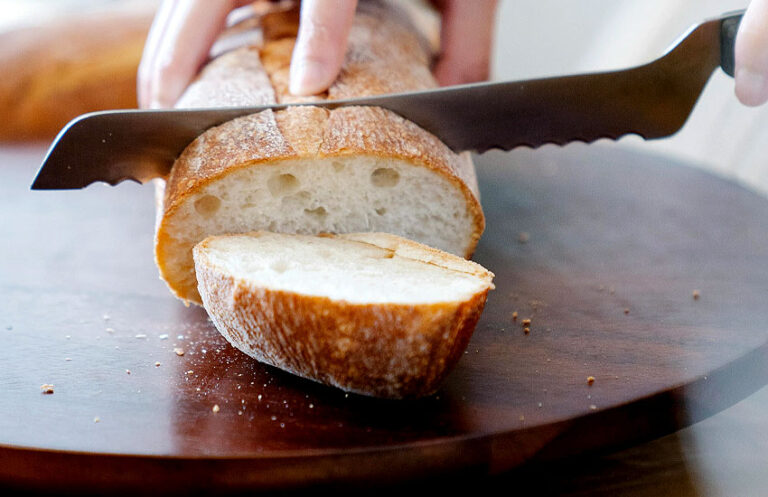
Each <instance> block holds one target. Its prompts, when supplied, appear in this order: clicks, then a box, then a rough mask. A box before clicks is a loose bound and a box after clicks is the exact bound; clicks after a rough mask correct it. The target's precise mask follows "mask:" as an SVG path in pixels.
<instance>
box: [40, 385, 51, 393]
mask: <svg viewBox="0 0 768 497" xmlns="http://www.w3.org/2000/svg"><path fill="white" fill-rule="evenodd" d="M40 392H42V393H44V394H46V395H49V394H52V393H53V385H51V384H50V383H43V384H42V385H40Z"/></svg>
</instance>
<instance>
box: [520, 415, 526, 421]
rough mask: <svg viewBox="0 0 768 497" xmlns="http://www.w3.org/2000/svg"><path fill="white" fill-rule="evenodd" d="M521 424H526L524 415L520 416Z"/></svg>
mask: <svg viewBox="0 0 768 497" xmlns="http://www.w3.org/2000/svg"><path fill="white" fill-rule="evenodd" d="M520 422H521V423H524V422H525V416H523V415H522V414H521V415H520Z"/></svg>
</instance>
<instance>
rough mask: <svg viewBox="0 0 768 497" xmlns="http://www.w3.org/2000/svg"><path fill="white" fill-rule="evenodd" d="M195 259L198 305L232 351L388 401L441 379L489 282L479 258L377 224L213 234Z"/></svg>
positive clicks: (427, 389)
mask: <svg viewBox="0 0 768 497" xmlns="http://www.w3.org/2000/svg"><path fill="white" fill-rule="evenodd" d="M194 261H195V270H196V273H197V281H198V290H199V292H200V295H201V297H202V301H203V305H204V306H205V308H206V310H207V311H208V313H209V314H210V316H211V318H212V319H213V322H214V324H215V325H216V328H218V330H219V331H220V332H221V333H222V335H224V337H225V338H226V339H227V340H228V341H229V342H230V343H231V344H232V345H234V346H235V347H236V348H238V349H240V350H241V351H243V352H244V353H246V354H247V355H249V356H251V357H254V358H256V359H257V360H259V361H261V362H264V363H267V364H270V365H272V366H276V367H278V368H280V369H283V370H286V371H289V372H291V373H293V374H296V375H299V376H302V377H304V378H309V379H311V380H315V381H319V382H322V383H325V384H328V385H333V386H336V387H339V388H341V389H343V390H346V391H351V392H356V393H360V394H365V395H372V396H378V397H389V398H403V397H420V396H424V395H429V394H431V393H433V392H434V391H435V390H436V389H437V388H438V387H439V385H440V383H441V381H442V380H443V379H444V378H445V376H446V375H447V374H448V372H449V371H450V370H451V368H452V367H453V366H454V365H455V363H456V362H457V361H458V359H459V357H460V356H461V354H462V352H463V351H464V349H465V348H466V346H467V344H468V342H469V339H470V337H471V336H472V332H473V331H474V329H475V325H476V324H477V321H478V319H479V317H480V313H481V312H482V310H483V307H484V305H485V301H486V297H487V294H488V291H489V290H490V289H492V288H493V283H492V279H493V274H492V273H491V272H489V271H487V270H486V269H484V268H483V267H482V266H480V265H478V264H476V263H474V262H471V261H467V260H464V259H462V258H461V257H457V256H454V255H451V254H448V253H445V252H441V251H439V250H436V249H433V248H430V247H427V246H426V245H421V244H419V243H416V242H412V241H410V240H406V239H403V238H400V237H397V236H394V235H389V234H384V233H354V234H346V235H321V236H311V235H290V234H278V233H270V232H255V233H249V234H242V235H225V236H212V237H208V238H206V239H205V240H203V241H202V242H200V243H199V244H198V245H196V246H195V248H194Z"/></svg>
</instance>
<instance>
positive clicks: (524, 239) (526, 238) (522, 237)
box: [517, 231, 531, 243]
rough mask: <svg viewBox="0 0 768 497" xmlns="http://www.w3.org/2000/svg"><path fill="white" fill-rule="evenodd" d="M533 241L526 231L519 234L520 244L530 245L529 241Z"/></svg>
mask: <svg viewBox="0 0 768 497" xmlns="http://www.w3.org/2000/svg"><path fill="white" fill-rule="evenodd" d="M530 239H531V235H530V234H528V232H526V231H521V232H520V233H518V234H517V241H518V242H520V243H528V241H529V240H530Z"/></svg>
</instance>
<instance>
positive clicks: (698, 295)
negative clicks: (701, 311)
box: [693, 290, 701, 300]
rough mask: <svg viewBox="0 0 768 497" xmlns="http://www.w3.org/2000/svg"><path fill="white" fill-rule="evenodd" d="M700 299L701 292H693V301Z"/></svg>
mask: <svg viewBox="0 0 768 497" xmlns="http://www.w3.org/2000/svg"><path fill="white" fill-rule="evenodd" d="M699 297H701V292H699V291H698V290H694V291H693V300H699Z"/></svg>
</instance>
